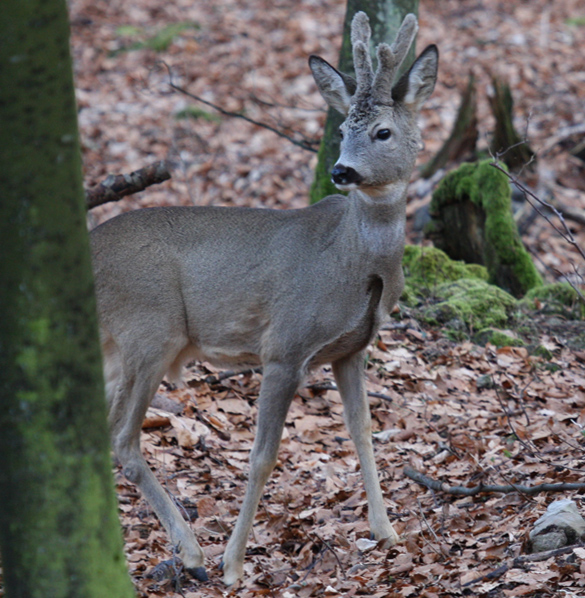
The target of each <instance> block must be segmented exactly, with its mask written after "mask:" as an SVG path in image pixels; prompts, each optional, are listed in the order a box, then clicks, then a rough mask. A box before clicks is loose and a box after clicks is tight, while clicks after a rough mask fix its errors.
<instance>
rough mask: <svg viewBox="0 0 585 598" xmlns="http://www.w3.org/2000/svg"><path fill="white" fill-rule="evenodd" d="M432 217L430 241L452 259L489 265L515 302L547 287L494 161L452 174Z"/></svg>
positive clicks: (443, 184) (435, 196)
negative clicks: (529, 249)
mask: <svg viewBox="0 0 585 598" xmlns="http://www.w3.org/2000/svg"><path fill="white" fill-rule="evenodd" d="M430 212H431V217H432V220H431V222H430V224H429V226H428V227H427V231H426V232H427V235H428V236H429V238H431V239H432V240H433V242H434V244H435V246H437V247H438V248H440V249H442V250H444V251H445V252H446V253H447V254H448V255H449V256H450V257H451V258H452V259H455V260H463V261H465V262H467V263H473V264H482V265H485V266H486V268H487V270H488V273H489V278H488V280H489V282H490V283H492V284H495V285H497V286H498V287H500V288H501V289H504V290H505V291H507V292H509V293H511V294H512V295H514V296H515V297H522V296H524V295H525V294H526V293H527V292H528V291H529V290H531V289H533V288H536V287H538V286H541V285H542V283H543V282H542V278H541V276H540V274H539V273H538V271H537V270H536V268H535V267H534V264H533V263H532V260H531V258H530V256H529V254H528V252H527V251H526V249H525V247H524V244H523V243H522V239H521V238H520V235H519V234H518V230H517V228H516V224H515V222H514V219H513V217H512V209H511V192H510V184H509V182H508V178H507V177H506V175H505V174H504V173H502V172H500V171H498V170H496V169H495V168H493V167H492V166H490V163H489V161H483V162H478V163H473V164H463V165H461V166H460V167H459V168H458V169H457V170H455V171H453V172H451V173H449V174H448V175H447V176H446V177H445V178H444V179H443V180H442V181H441V184H440V185H439V186H438V188H437V189H436V191H435V192H434V194H433V198H432V201H431V206H430Z"/></svg>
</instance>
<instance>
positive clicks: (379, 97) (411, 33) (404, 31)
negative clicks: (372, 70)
mask: <svg viewBox="0 0 585 598" xmlns="http://www.w3.org/2000/svg"><path fill="white" fill-rule="evenodd" d="M417 31H418V21H417V20H416V17H415V16H414V15H413V14H408V15H406V17H404V21H402V25H401V26H400V29H399V31H398V34H397V35H396V39H395V40H394V43H393V44H392V45H391V46H389V45H388V44H380V45H379V46H378V48H377V54H378V68H377V70H376V74H375V75H374V81H373V83H372V95H373V96H374V101H375V102H376V103H380V104H392V84H393V83H394V79H395V78H396V73H397V72H398V69H399V68H400V65H401V64H402V63H403V62H404V59H405V58H406V55H407V54H408V50H409V48H410V46H411V44H412V42H413V41H414V37H415V35H416V32H417Z"/></svg>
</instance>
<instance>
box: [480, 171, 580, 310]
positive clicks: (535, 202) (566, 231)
mask: <svg viewBox="0 0 585 598" xmlns="http://www.w3.org/2000/svg"><path fill="white" fill-rule="evenodd" d="M491 166H493V167H494V168H496V169H497V170H499V171H500V172H503V173H504V174H505V175H506V176H507V177H508V179H509V180H510V181H511V182H512V183H514V185H516V187H517V188H518V189H519V190H520V191H522V193H524V197H525V198H526V201H527V202H528V203H529V204H530V205H531V206H532V207H533V208H534V209H535V210H536V211H537V212H538V214H539V215H540V216H542V217H543V218H544V219H545V220H546V221H547V222H548V223H549V224H550V225H551V226H552V228H553V229H554V230H555V231H556V232H557V233H558V234H559V235H560V236H561V237H562V238H563V239H564V240H565V241H566V242H567V243H569V245H572V246H573V247H574V248H575V249H576V251H577V252H578V253H579V255H580V256H581V257H582V258H583V259H584V260H585V250H583V248H582V247H581V246H580V245H579V244H578V243H577V241H576V240H575V237H574V236H573V233H572V232H571V229H570V228H569V227H568V226H567V223H566V222H565V218H564V217H563V214H562V212H560V211H559V210H557V208H555V207H554V206H553V205H552V204H550V203H548V202H547V201H544V200H543V199H540V197H538V196H537V195H535V194H534V193H533V192H532V191H530V190H529V189H528V188H526V187H525V186H524V185H523V184H522V183H521V182H520V181H519V180H518V179H517V178H516V177H514V176H512V175H511V174H510V173H509V172H507V171H506V170H505V169H504V168H502V167H501V166H500V165H499V164H498V162H497V160H496V161H494V162H491ZM539 206H542V207H544V208H546V209H547V210H550V211H551V212H552V213H553V214H554V215H555V216H556V217H557V218H558V219H559V220H560V221H561V225H562V227H563V229H562V230H561V229H560V228H559V227H558V226H557V225H556V224H555V223H554V222H553V221H552V219H551V218H550V217H549V216H548V214H546V213H545V212H543V210H541V209H540V207H539ZM565 280H566V281H567V282H568V283H569V284H570V285H571V287H572V288H573V290H574V291H575V292H576V293H577V295H578V297H579V299H580V300H581V301H582V302H583V303H585V297H584V296H583V293H581V291H580V290H579V289H578V288H577V286H576V285H575V284H573V282H572V281H571V280H570V279H569V278H567V277H565Z"/></svg>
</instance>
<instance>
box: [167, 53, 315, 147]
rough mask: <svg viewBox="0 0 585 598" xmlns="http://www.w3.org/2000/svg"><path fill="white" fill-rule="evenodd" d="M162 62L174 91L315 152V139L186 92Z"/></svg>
mask: <svg viewBox="0 0 585 598" xmlns="http://www.w3.org/2000/svg"><path fill="white" fill-rule="evenodd" d="M162 64H163V65H164V66H165V67H166V68H167V70H168V72H169V87H170V88H171V89H174V90H175V91H178V92H179V93H182V94H184V95H186V96H187V97H189V98H191V99H193V100H196V101H197V102H201V103H202V104H205V105H206V106H209V107H210V108H213V109H214V110H217V111H218V112H219V113H220V114H223V115H224V116H230V117H232V118H241V119H242V120H245V121H246V122H249V123H250V124H253V125H256V126H257V127H263V128H264V129H268V130H269V131H272V132H273V133H274V134H275V135H278V136H279V137H282V138H283V139H288V141H290V142H291V143H292V144H294V145H296V146H298V147H300V148H302V149H304V150H307V151H308V152H313V153H315V154H316V153H317V149H316V147H317V146H318V145H319V143H320V142H319V141H317V140H314V141H312V140H309V141H299V140H298V139H294V138H293V137H291V136H290V135H287V134H286V133H283V132H282V131H279V130H278V129H276V128H275V127H272V126H270V125H269V124H267V123H263V122H261V121H258V120H254V119H253V118H250V117H248V116H246V115H245V114H240V113H239V112H231V111H230V110H226V109H225V108H222V107H221V106H218V105H217V104H214V103H213V102H209V101H208V100H204V99H203V98H202V97H200V96H196V95H195V94H192V93H190V92H188V91H187V90H186V89H183V88H182V87H180V86H179V85H175V83H173V73H172V71H171V69H170V67H169V65H168V64H166V63H165V62H163V63H162Z"/></svg>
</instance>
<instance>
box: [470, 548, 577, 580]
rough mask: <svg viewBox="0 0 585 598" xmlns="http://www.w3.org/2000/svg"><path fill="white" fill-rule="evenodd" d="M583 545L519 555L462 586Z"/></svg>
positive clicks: (500, 574) (491, 578) (500, 575)
mask: <svg viewBox="0 0 585 598" xmlns="http://www.w3.org/2000/svg"><path fill="white" fill-rule="evenodd" d="M580 547H583V544H573V545H572V546H563V547H562V548H555V549H553V550H547V551H546V552H536V553H534V554H526V555H522V556H517V557H516V558H515V559H514V560H513V561H512V562H511V563H504V564H503V565H501V566H500V567H498V568H497V569H494V570H493V571H490V572H489V573H486V574H485V575H481V576H480V577H477V578H476V579H472V580H471V581H468V582H467V583H464V584H463V586H462V587H464V588H468V587H469V586H473V585H475V584H478V583H482V582H484V581H492V580H494V579H498V578H499V577H502V575H504V574H505V573H507V572H508V571H509V570H510V569H515V568H517V567H522V566H523V565H525V564H526V563H536V562H539V561H546V560H548V559H550V558H553V557H556V556H563V555H565V554H571V552H573V550H575V548H580Z"/></svg>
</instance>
